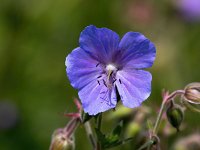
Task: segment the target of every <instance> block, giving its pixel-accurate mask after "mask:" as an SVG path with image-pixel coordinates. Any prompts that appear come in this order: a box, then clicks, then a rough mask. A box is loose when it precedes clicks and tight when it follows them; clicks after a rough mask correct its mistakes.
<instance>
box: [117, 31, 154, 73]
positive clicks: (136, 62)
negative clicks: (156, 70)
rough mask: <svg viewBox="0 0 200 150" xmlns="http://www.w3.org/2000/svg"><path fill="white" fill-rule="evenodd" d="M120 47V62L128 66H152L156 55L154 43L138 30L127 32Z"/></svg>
mask: <svg viewBox="0 0 200 150" xmlns="http://www.w3.org/2000/svg"><path fill="white" fill-rule="evenodd" d="M119 49H120V53H121V57H120V59H119V63H120V64H122V65H123V66H125V67H127V68H135V69H142V68H148V67H151V66H152V65H153V62H154V59H155V56H156V48H155V46H154V44H153V43H152V42H151V41H150V40H149V39H147V38H146V37H145V36H144V35H142V34H140V33H138V32H128V33H126V34H125V35H124V37H123V38H122V40H121V42H120V44H119Z"/></svg>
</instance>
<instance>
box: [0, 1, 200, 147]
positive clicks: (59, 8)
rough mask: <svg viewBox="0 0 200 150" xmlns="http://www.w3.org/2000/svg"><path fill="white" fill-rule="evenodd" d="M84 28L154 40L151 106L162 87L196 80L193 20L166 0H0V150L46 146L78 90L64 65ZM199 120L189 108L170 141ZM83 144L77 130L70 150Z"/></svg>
mask: <svg viewBox="0 0 200 150" xmlns="http://www.w3.org/2000/svg"><path fill="white" fill-rule="evenodd" d="M90 24H93V25H96V26H97V27H107V28H110V29H112V30H114V31H116V32H117V33H118V34H119V35H120V36H121V37H122V36H123V34H125V33H126V32H128V31H138V32H141V33H143V34H144V35H145V36H147V37H148V38H149V39H150V40H151V41H153V42H154V43H155V45H156V48H157V58H156V61H155V64H154V66H153V67H152V68H151V69H149V70H150V71H151V72H152V75H153V82H152V95H151V96H150V98H149V99H148V101H146V102H145V104H146V105H148V106H151V107H152V108H153V109H154V108H155V109H158V108H159V105H160V103H161V100H160V99H161V94H160V93H161V90H162V89H163V88H165V89H168V90H170V91H173V90H176V89H181V88H183V87H184V86H185V85H186V84H188V83H190V82H194V81H200V79H199V77H200V66H199V60H200V23H199V22H198V21H195V20H192V21H191V20H190V21H189V20H187V19H185V18H184V17H183V16H182V15H181V14H180V12H179V11H178V10H177V7H176V5H175V4H174V2H173V1H172V0H171V1H170V0H161V1H159V0H57V1H54V0H1V2H0V113H2V114H4V115H1V120H0V149H1V150H25V149H28V150H46V149H48V148H49V145H50V139H51V135H52V133H53V131H54V130H55V129H56V128H59V127H63V126H64V125H65V124H66V123H67V121H68V119H67V118H65V117H63V113H64V112H70V111H76V108H75V106H74V104H73V98H74V97H77V91H76V90H74V89H73V88H72V87H71V86H70V83H69V81H68V78H67V76H66V72H65V64H64V62H65V57H66V56H67V54H68V53H70V52H71V51H72V50H73V49H74V48H76V47H78V46H79V44H78V39H79V34H80V32H81V31H82V30H83V29H84V27H86V26H88V25H90ZM1 109H2V110H1ZM155 109H154V110H155ZM154 113H155V112H154ZM2 116H3V117H2ZM199 121H200V117H199V115H198V114H197V113H191V112H189V111H188V112H187V114H186V116H185V120H184V122H185V123H186V124H187V126H189V127H191V126H192V128H186V129H184V131H182V133H180V134H178V135H176V136H174V140H175V139H177V138H178V137H179V136H181V135H187V133H192V132H196V131H199V129H200V127H198V124H199ZM105 123H108V122H105ZM85 139H86V135H85V133H84V128H83V127H81V128H79V129H78V130H77V132H76V149H78V150H83V149H84V150H88V149H90V148H91V147H90V145H89V142H87V141H86V140H85ZM174 140H173V141H171V142H172V143H166V144H169V145H172V144H173V142H174ZM132 144H134V142H133V143H132ZM118 149H121V148H120V147H119V148H118Z"/></svg>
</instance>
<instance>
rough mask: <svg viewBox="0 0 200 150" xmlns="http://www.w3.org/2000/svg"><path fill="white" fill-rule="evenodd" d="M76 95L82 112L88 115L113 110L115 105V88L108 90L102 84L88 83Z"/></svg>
mask: <svg viewBox="0 0 200 150" xmlns="http://www.w3.org/2000/svg"><path fill="white" fill-rule="evenodd" d="M78 95H79V98H80V100H81V102H82V106H83V109H84V111H85V112H87V113H88V114H89V115H96V114H98V113H100V112H104V111H106V110H109V109H111V108H114V107H115V106H116V103H117V98H116V91H115V88H114V87H113V88H112V89H108V88H107V87H106V86H105V85H104V84H103V82H100V84H98V82H97V81H92V82H90V83H89V84H88V85H86V86H85V87H84V88H82V89H81V90H80V91H79V92H78Z"/></svg>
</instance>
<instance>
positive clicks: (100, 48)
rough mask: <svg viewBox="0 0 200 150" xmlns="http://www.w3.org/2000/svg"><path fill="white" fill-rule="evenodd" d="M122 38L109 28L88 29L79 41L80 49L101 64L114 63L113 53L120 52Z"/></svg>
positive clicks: (91, 27) (83, 32)
mask: <svg viewBox="0 0 200 150" xmlns="http://www.w3.org/2000/svg"><path fill="white" fill-rule="evenodd" d="M119 41H120V38H119V36H118V34H117V33H115V32H113V31H112V30H110V29H107V28H96V27H95V26H93V25H90V26H88V27H86V28H85V29H84V30H83V31H82V33H81V35H80V39H79V43H80V47H81V48H82V49H84V50H85V51H86V52H88V53H90V54H91V55H92V56H93V57H94V58H96V59H97V60H99V61H100V62H103V63H107V62H111V61H112V59H113V58H112V57H113V53H114V52H115V51H117V50H118V45H119Z"/></svg>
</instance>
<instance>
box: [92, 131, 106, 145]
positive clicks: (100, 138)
mask: <svg viewBox="0 0 200 150" xmlns="http://www.w3.org/2000/svg"><path fill="white" fill-rule="evenodd" d="M95 132H96V135H97V138H98V141H99V142H100V143H101V144H102V145H103V144H105V143H106V136H105V134H103V133H102V132H101V131H100V130H99V129H97V128H95Z"/></svg>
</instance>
